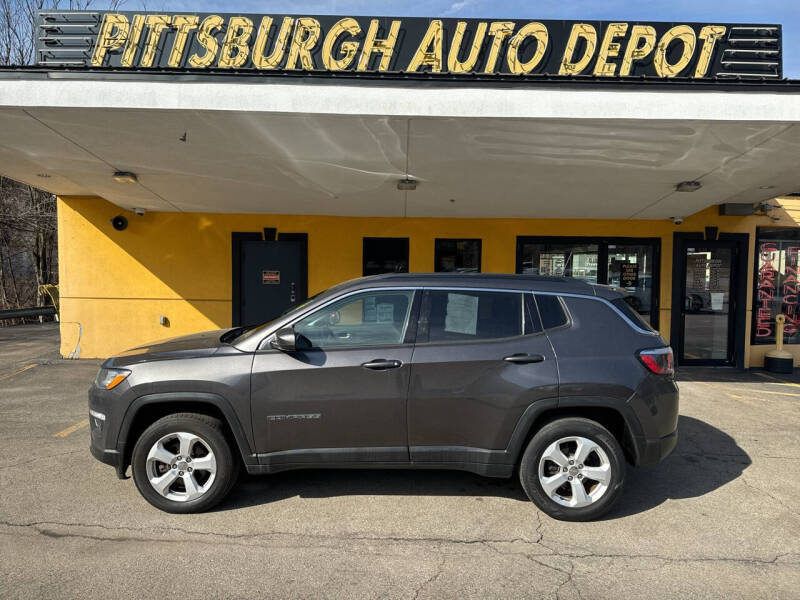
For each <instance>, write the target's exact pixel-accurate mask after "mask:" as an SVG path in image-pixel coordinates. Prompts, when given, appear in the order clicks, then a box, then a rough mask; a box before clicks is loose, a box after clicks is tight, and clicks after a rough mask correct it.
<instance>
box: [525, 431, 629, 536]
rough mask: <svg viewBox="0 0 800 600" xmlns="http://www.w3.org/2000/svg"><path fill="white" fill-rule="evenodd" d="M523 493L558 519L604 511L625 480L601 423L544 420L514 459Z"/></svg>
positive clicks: (613, 445)
mask: <svg viewBox="0 0 800 600" xmlns="http://www.w3.org/2000/svg"><path fill="white" fill-rule="evenodd" d="M520 481H521V482H522V487H523V488H524V490H525V493H526V494H527V495H528V498H530V499H531V501H532V502H533V503H534V504H535V505H536V506H537V507H538V508H539V509H541V510H542V511H543V512H545V513H547V514H548V515H550V516H551V517H553V518H555V519H560V520H562V521H591V520H592V519H596V518H598V517H600V516H602V515H603V514H605V513H606V512H608V511H609V510H610V509H611V507H612V506H613V505H614V503H615V502H616V501H617V499H618V498H619V495H620V493H621V492H622V486H623V484H624V482H625V457H624V455H623V453H622V448H621V447H620V445H619V442H617V440H616V438H615V437H614V436H613V435H611V433H610V432H609V431H608V430H607V429H606V428H605V427H603V426H602V425H600V424H599V423H597V422H595V421H591V420H589V419H583V418H572V417H571V418H565V419H559V420H557V421H553V422H551V423H548V424H547V425H545V426H544V427H542V429H541V430H540V431H538V432H537V433H536V435H534V436H533V438H532V439H531V441H530V443H529V444H528V447H527V449H526V450H525V453H524V454H523V456H522V461H521V463H520Z"/></svg>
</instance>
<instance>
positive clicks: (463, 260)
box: [434, 238, 481, 273]
mask: <svg viewBox="0 0 800 600" xmlns="http://www.w3.org/2000/svg"><path fill="white" fill-rule="evenodd" d="M434 254H435V259H434V263H435V266H434V268H435V270H436V272H437V273H442V272H447V273H449V272H457V273H480V271H481V241H480V240H470V239H463V240H458V239H441V238H439V239H437V240H436V249H435V251H434Z"/></svg>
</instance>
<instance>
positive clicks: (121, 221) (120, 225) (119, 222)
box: [111, 215, 128, 231]
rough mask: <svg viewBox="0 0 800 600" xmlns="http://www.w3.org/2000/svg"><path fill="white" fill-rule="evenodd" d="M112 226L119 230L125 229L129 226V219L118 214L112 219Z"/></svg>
mask: <svg viewBox="0 0 800 600" xmlns="http://www.w3.org/2000/svg"><path fill="white" fill-rule="evenodd" d="M111 226H112V227H113V228H114V229H116V230H117V231H125V230H126V229H127V228H128V219H126V218H125V217H123V216H122V215H117V216H116V217H114V218H113V219H111Z"/></svg>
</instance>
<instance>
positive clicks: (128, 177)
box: [114, 171, 136, 183]
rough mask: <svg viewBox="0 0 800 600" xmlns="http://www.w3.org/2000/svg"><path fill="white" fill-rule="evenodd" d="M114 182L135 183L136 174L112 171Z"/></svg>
mask: <svg viewBox="0 0 800 600" xmlns="http://www.w3.org/2000/svg"><path fill="white" fill-rule="evenodd" d="M114 181H117V182H119V183H136V173H131V172H129V171H114Z"/></svg>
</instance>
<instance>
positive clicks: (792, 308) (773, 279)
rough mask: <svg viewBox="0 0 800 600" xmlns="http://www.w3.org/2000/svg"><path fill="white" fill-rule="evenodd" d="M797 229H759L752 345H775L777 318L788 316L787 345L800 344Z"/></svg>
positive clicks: (784, 331)
mask: <svg viewBox="0 0 800 600" xmlns="http://www.w3.org/2000/svg"><path fill="white" fill-rule="evenodd" d="M797 238H798V230H783V231H782V230H761V229H759V240H758V257H757V259H758V262H757V265H756V267H757V269H756V298H755V302H754V304H753V342H754V343H757V344H758V343H761V344H774V343H775V317H776V316H777V315H779V314H783V315H785V316H786V324H785V326H784V330H783V333H784V342H786V343H788V344H797V343H800V302H799V301H798V283H797V278H798V264H799V263H800V260H799V259H800V239H797Z"/></svg>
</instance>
